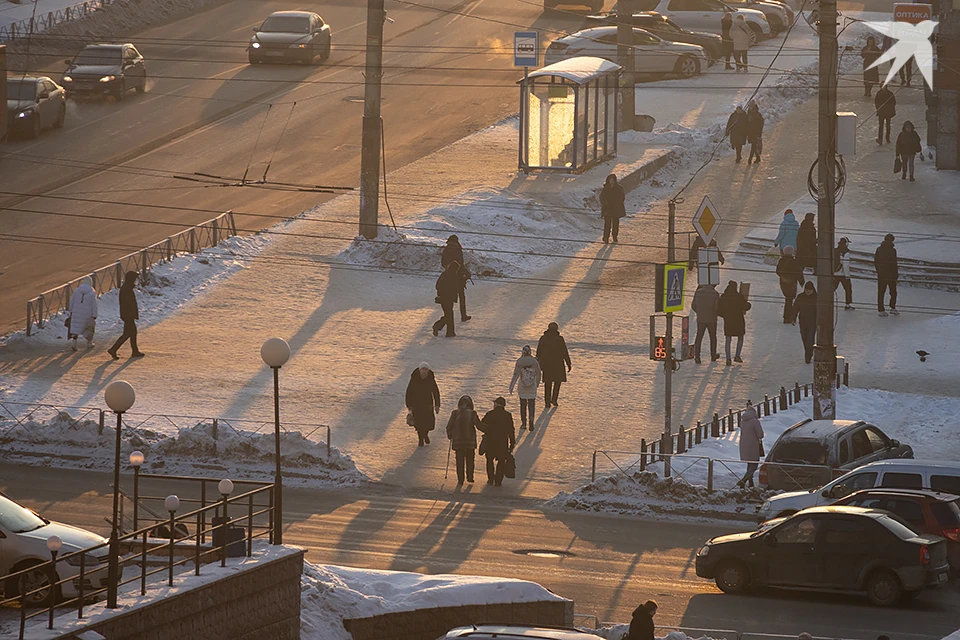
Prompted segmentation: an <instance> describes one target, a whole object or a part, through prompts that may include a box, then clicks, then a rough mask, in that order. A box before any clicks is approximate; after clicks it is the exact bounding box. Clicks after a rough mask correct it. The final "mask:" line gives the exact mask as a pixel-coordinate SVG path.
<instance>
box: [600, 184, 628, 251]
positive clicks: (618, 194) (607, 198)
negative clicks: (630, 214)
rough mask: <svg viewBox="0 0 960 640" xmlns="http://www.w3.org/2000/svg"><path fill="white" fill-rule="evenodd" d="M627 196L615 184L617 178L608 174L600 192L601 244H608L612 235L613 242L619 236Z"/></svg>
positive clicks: (625, 213)
mask: <svg viewBox="0 0 960 640" xmlns="http://www.w3.org/2000/svg"><path fill="white" fill-rule="evenodd" d="M626 197H627V194H626V193H625V192H624V191H623V187H621V186H620V184H619V183H618V182H617V176H616V175H614V174H612V173H611V174H610V175H608V176H607V179H606V180H605V181H604V182H603V189H602V190H601V191H600V216H601V217H602V218H603V243H604V244H607V243H608V242H610V235H611V233H612V234H613V241H614V242H616V241H617V236H618V235H620V218H622V217H624V216H626V215H627V210H626V208H625V207H624V205H623V202H624V200H625V199H626Z"/></svg>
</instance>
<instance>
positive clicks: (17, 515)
mask: <svg viewBox="0 0 960 640" xmlns="http://www.w3.org/2000/svg"><path fill="white" fill-rule="evenodd" d="M54 535H55V536H59V537H60V540H61V541H62V542H63V547H62V548H61V549H60V554H61V555H66V554H68V553H73V552H75V551H80V550H81V549H87V548H89V547H94V546H97V545H99V544H105V543H106V542H107V540H106V539H105V538H103V537H101V536H98V535H97V534H95V533H91V532H89V531H84V530H83V529H78V528H77V527H71V526H69V525H66V524H60V523H59V522H52V521H50V520H47V519H46V518H44V517H42V516H40V515H38V514H37V513H35V512H34V511H32V510H30V509H27V508H26V507H24V506H22V505H20V504H17V503H16V502H14V501H13V500H11V499H10V498H8V497H7V496H5V495H3V494H0V576H9V575H10V574H11V573H16V572H17V571H20V570H23V569H29V568H30V567H37V568H36V569H35V570H33V571H29V572H27V573H25V574H22V575H20V576H17V577H14V578H10V577H7V578H4V579H3V581H2V584H3V593H4V596H5V597H7V598H11V597H14V596H18V595H20V594H21V593H24V592H28V593H29V592H31V591H35V590H40V591H39V592H38V593H36V594H34V595H32V596H29V597H28V598H27V604H28V605H30V606H49V605H51V604H53V603H55V602H57V601H58V600H59V599H60V597H61V596H62V597H65V598H75V597H77V591H78V588H79V586H80V585H79V581H80V580H79V575H80V556H76V557H74V558H68V559H67V560H65V561H63V562H58V563H57V572H56V573H55V574H54V573H52V572H51V571H50V569H49V567H42V566H39V565H42V564H43V563H44V562H47V561H49V560H50V551H48V550H47V538H49V537H50V536H54ZM107 558H108V553H107V547H102V548H100V549H97V550H96V551H92V552H90V553H87V554H86V557H85V558H84V582H85V584H84V589H85V591H87V593H89V592H90V591H92V590H94V589H102V588H104V587H106V586H107ZM71 576H72V577H73V580H72V581H70V582H65V583H63V585H61V586H60V587H56V588H54V587H53V586H52V585H54V584H55V583H56V582H58V581H60V580H64V579H66V578H69V577H71Z"/></svg>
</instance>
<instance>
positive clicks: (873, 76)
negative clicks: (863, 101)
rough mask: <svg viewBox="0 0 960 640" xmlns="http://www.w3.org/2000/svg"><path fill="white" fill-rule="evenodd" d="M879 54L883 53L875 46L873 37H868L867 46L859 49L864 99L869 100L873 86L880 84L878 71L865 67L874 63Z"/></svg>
mask: <svg viewBox="0 0 960 640" xmlns="http://www.w3.org/2000/svg"><path fill="white" fill-rule="evenodd" d="M881 53H883V52H882V51H880V47H878V46H877V41H876V40H874V38H873V36H868V37H867V44H866V45H865V46H864V47H863V49H860V57H861V58H863V97H864V98H869V97H870V94H871V93H872V92H873V86H874V85H877V84H880V69H878V68H877V67H874V68H872V69H868V68H867V67H869V66H870V65H872V64H873V63H874V62H876V61H877V58H879V57H880V54H881Z"/></svg>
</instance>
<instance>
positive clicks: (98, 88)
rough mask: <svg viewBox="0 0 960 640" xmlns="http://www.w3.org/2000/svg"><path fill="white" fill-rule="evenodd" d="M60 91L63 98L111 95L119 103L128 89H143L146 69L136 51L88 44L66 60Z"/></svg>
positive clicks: (140, 91) (139, 91) (129, 45)
mask: <svg viewBox="0 0 960 640" xmlns="http://www.w3.org/2000/svg"><path fill="white" fill-rule="evenodd" d="M65 62H66V63H67V70H66V71H64V72H63V88H64V89H66V91H67V97H68V98H72V97H74V96H76V95H78V94H99V95H112V96H113V97H114V98H116V99H117V100H123V97H124V95H125V94H126V93H127V91H128V90H129V89H134V88H135V89H136V90H137V93H143V92H144V91H146V90H147V69H146V65H145V64H144V61H143V56H142V55H140V52H139V51H137V48H136V47H135V46H133V45H132V44H130V43H127V44H88V45H87V46H86V47H84V48H83V49H82V50H81V51H80V53H78V54H77V55H76V57H75V58H74V59H73V60H66V61H65Z"/></svg>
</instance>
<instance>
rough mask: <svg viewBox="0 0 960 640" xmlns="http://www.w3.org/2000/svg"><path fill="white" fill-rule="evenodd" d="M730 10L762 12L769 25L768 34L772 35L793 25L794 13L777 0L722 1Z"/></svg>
mask: <svg viewBox="0 0 960 640" xmlns="http://www.w3.org/2000/svg"><path fill="white" fill-rule="evenodd" d="M723 3H724V4H726V5H729V6H730V7H731V8H734V9H739V8H744V9H756V10H757V11H762V12H763V15H764V16H765V17H766V18H767V22H768V23H769V24H770V32H771V33H772V34H774V35H776V34H778V33H780V32H781V31H785V30H786V29H787V27H789V26H790V25H791V24H793V18H794V15H795V14H794V13H793V9H791V8H790V7H789V6H788V5H787V4H786V3H783V2H780V1H779V0H723Z"/></svg>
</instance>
